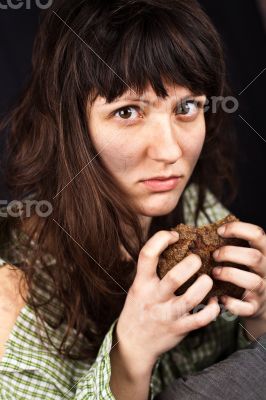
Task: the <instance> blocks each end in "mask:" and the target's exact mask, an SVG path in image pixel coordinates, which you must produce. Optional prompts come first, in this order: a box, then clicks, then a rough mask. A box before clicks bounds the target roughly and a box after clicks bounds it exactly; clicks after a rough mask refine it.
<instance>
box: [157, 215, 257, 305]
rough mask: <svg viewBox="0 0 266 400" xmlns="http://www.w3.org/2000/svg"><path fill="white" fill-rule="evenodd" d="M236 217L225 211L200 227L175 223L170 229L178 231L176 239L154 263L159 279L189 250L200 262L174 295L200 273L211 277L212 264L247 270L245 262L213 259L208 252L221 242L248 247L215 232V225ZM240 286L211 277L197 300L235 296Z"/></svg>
mask: <svg viewBox="0 0 266 400" xmlns="http://www.w3.org/2000/svg"><path fill="white" fill-rule="evenodd" d="M233 221H239V220H238V219H237V218H236V217H235V216H234V215H232V214H229V215H228V216H226V217H225V218H223V219H221V220H219V221H217V222H215V223H212V224H208V225H204V226H201V227H198V228H196V227H194V226H190V225H184V224H179V225H177V226H176V227H175V228H173V229H171V231H177V232H178V233H179V239H178V241H177V242H176V243H174V244H172V245H170V246H168V247H167V249H165V250H164V252H163V253H162V254H161V256H160V258H159V263H158V267H157V274H158V276H159V277H160V278H161V279H162V278H163V277H164V276H165V274H166V273H167V272H168V271H169V270H170V269H171V268H173V267H174V266H175V265H176V264H177V263H179V262H180V261H181V260H183V259H184V258H185V257H186V256H188V255H189V254H191V253H194V254H198V255H199V256H200V258H201V261H202V266H201V268H200V269H199V271H198V272H197V273H196V274H194V275H193V276H192V277H191V278H190V279H189V280H188V281H186V282H185V283H184V284H183V285H182V286H180V287H179V288H178V289H177V290H176V291H175V295H177V296H179V295H182V294H183V293H184V292H185V291H186V290H187V289H188V287H189V286H191V285H192V284H193V282H195V280H196V279H197V278H198V277H199V276H200V275H202V274H207V275H209V276H210V277H211V278H212V279H214V276H213V275H212V273H211V271H212V269H213V268H214V267H215V266H218V265H221V266H230V267H236V268H240V269H243V270H249V269H248V268H247V267H246V266H245V265H240V264H236V263H232V262H226V261H225V262H219V263H218V262H216V261H215V260H214V258H213V256H212V253H213V252H214V251H215V250H216V249H218V248H220V247H222V246H225V245H233V246H241V247H250V246H249V243H248V242H247V241H246V240H243V239H238V238H222V237H221V236H219V235H218V233H217V229H218V227H219V226H221V225H223V224H226V223H228V222H233ZM244 291H245V290H244V289H243V288H240V287H239V286H236V285H234V284H232V283H230V282H224V281H220V280H217V279H216V280H214V284H213V287H212V289H211V291H210V292H209V293H208V294H207V296H205V298H204V299H203V300H202V301H201V304H206V303H207V301H208V299H209V298H210V297H212V296H218V298H219V296H221V295H229V296H232V297H235V298H238V299H239V298H241V297H242V295H243V293H244Z"/></svg>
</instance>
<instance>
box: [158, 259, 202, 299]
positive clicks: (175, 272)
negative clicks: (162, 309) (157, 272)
mask: <svg viewBox="0 0 266 400" xmlns="http://www.w3.org/2000/svg"><path fill="white" fill-rule="evenodd" d="M201 265H202V262H201V259H200V257H199V256H198V255H196V254H190V255H189V256H187V257H185V258H184V259H183V260H182V261H180V262H179V263H178V264H176V265H175V266H174V267H173V268H172V269H171V270H170V271H168V272H167V274H165V276H164V277H163V278H162V279H161V280H160V284H159V292H160V293H159V296H160V299H162V301H164V300H168V299H169V298H170V297H172V296H173V293H174V292H175V291H176V290H177V289H178V288H179V287H180V286H181V285H183V284H184V283H185V282H186V281H187V280H188V279H189V278H191V276H193V275H194V274H195V273H196V272H197V271H198V270H199V269H200V267H201Z"/></svg>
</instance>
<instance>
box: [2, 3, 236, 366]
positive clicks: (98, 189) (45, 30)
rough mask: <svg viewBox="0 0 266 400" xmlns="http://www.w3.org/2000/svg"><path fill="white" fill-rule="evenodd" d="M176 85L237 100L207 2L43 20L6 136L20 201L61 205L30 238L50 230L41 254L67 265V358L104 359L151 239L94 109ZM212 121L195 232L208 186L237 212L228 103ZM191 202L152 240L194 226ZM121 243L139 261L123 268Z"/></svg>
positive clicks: (62, 9)
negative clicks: (105, 150) (101, 354)
mask: <svg viewBox="0 0 266 400" xmlns="http://www.w3.org/2000/svg"><path fill="white" fill-rule="evenodd" d="M95 53H97V55H96V54H95ZM165 82H169V83H171V84H175V85H181V86H183V87H187V88H188V89H190V90H191V91H192V92H193V93H195V94H206V96H207V98H211V97H212V96H226V95H228V94H229V89H228V84H227V81H226V71H225V61H224V54H223V48H222V45H221V42H220V38H219V36H218V34H217V32H216V30H215V29H214V27H213V25H212V24H211V22H210V21H209V19H208V17H207V16H206V15H205V13H204V12H203V11H202V9H201V8H200V6H199V5H198V3H197V2H196V1H194V0H134V1H133V0H113V1H112V0H110V1H108V2H106V1H103V0H98V1H84V0H67V1H66V0H56V1H54V4H53V6H52V7H51V8H50V9H49V10H48V11H46V12H45V13H44V14H43V15H42V18H41V23H40V28H39V32H38V34H37V36H36V39H35V44H34V51H33V58H32V76H31V79H30V80H29V82H28V84H27V87H26V88H25V90H24V92H23V94H22V96H21V97H20V98H19V100H18V102H17V104H16V105H15V107H14V108H13V110H12V111H11V112H10V114H9V115H8V117H7V118H6V119H5V120H4V122H3V123H2V128H6V129H8V142H7V157H6V160H5V170H6V182H7V185H8V188H9V190H10V193H11V195H12V198H14V199H24V198H27V196H28V195H31V196H34V199H36V200H43V199H45V200H47V201H49V202H50V203H51V204H52V207H53V212H52V214H51V215H50V216H49V217H47V218H43V219H41V218H38V217H37V219H36V220H37V221H38V222H37V223H36V229H34V230H33V231H32V235H31V236H30V238H33V235H35V234H36V232H38V244H39V246H38V249H37V250H36V257H39V256H40V253H39V252H40V249H42V251H43V250H44V249H45V250H46V251H48V250H49V252H50V253H51V254H53V255H55V257H56V261H57V264H56V267H55V266H54V265H52V266H49V265H47V266H45V268H46V272H47V273H48V274H49V276H50V277H51V278H52V282H53V287H54V293H53V295H54V296H56V297H57V298H58V299H59V300H60V302H61V304H62V305H63V308H64V315H63V320H64V321H65V322H66V324H67V327H68V330H67V332H66V334H65V337H64V339H63V340H62V343H61V346H60V348H58V349H57V350H58V351H59V352H60V353H62V354H65V355H66V356H69V357H76V356H78V357H80V358H91V359H93V358H95V356H96V354H97V351H98V349H99V346H100V344H101V342H102V340H103V337H104V335H105V333H106V332H107V330H108V328H109V326H110V324H111V323H112V322H113V321H114V319H115V318H117V317H118V316H119V313H120V312H121V309H122V307H123V304H124V301H125V297H126V292H127V291H128V289H129V287H130V286H131V284H132V282H133V279H134V276H135V271H136V270H135V267H136V263H137V259H138V254H139V251H140V249H141V248H142V247H143V245H144V243H145V241H146V240H147V237H146V238H145V237H143V236H144V235H143V233H142V230H141V226H140V223H139V221H138V218H137V216H136V214H135V212H134V209H133V205H132V204H131V201H130V199H129V198H128V196H127V195H126V193H124V192H123V190H122V188H121V187H120V186H119V182H117V181H116V180H115V178H114V177H113V176H111V174H110V173H109V172H108V171H107V170H106V169H105V167H104V165H103V164H102V163H101V157H100V156H97V157H96V154H97V153H96V150H95V148H94V147H93V144H92V141H91V138H90V133H89V130H88V124H87V121H88V119H87V118H88V104H89V105H90V104H92V102H93V101H94V99H95V98H96V96H97V95H100V96H103V97H105V98H106V99H107V101H108V102H111V101H113V100H114V99H115V98H116V97H117V96H120V95H122V94H123V93H124V92H125V91H126V90H128V87H130V88H132V89H134V90H135V91H136V92H137V93H138V94H142V93H143V91H144V90H145V88H146V87H147V85H148V84H149V83H151V85H152V87H153V89H154V91H155V93H156V94H157V96H160V97H162V98H165V97H166V96H167V91H166V89H165V86H164V83H165ZM205 120H206V140H205V143H204V147H203V150H202V153H201V156H200V159H199V160H198V163H197V165H196V167H195V170H194V171H193V174H192V176H191V178H190V180H189V182H188V184H190V183H191V182H194V183H197V184H198V185H199V198H198V204H197V212H196V215H195V223H196V221H197V217H198V213H199V211H201V210H202V211H204V208H203V204H204V199H205V193H206V188H209V189H210V190H211V191H212V192H213V193H214V194H215V195H216V196H217V197H218V199H220V200H222V193H223V191H225V192H226V195H227V197H226V198H225V199H224V204H227V203H229V201H230V200H231V199H233V198H234V196H235V187H236V186H235V185H236V181H235V176H234V166H233V159H234V156H233V153H232V149H233V147H235V146H234V145H232V143H233V142H232V140H233V135H232V130H231V129H230V125H229V123H228V121H229V119H228V115H226V113H225V112H224V111H223V109H222V107H221V105H220V104H218V108H217V112H215V113H213V112H211V110H208V111H206V112H205ZM90 160H93V161H92V162H90ZM88 163H89V165H88ZM85 166H86V167H85ZM84 167H85V168H84ZM80 171H81V172H80ZM73 178H74V179H73ZM70 181H71V182H70ZM182 198H183V197H182V196H181V198H180V201H179V203H178V205H177V207H176V209H175V210H173V211H172V212H171V213H170V214H169V215H167V216H163V217H155V218H153V219H152V224H151V227H150V231H149V233H148V237H150V236H151V235H152V234H154V233H155V232H156V231H158V230H160V229H169V228H170V227H171V226H175V225H176V224H177V223H179V222H183V205H182ZM226 200H228V201H226ZM22 221H23V218H21V219H15V218H11V217H9V218H8V222H5V224H6V226H7V227H9V229H10V230H11V228H12V227H13V226H19V224H20V223H21V222H22ZM124 226H127V227H128V228H129V229H131V230H132V235H128V233H127V234H126V233H125V231H124V229H123V227H124ZM62 228H63V229H62ZM130 237H131V238H132V237H134V238H136V240H134V243H132V241H130ZM47 238H50V241H49V243H50V246H49V248H48V247H45V244H46V239H47ZM73 239H74V240H73ZM121 244H122V245H123V246H124V248H125V249H126V250H127V252H128V253H129V254H130V256H131V257H132V260H133V261H132V262H125V261H122V260H121V251H120V245H121ZM36 268H38V264H36V263H34V262H32V263H31V264H30V265H24V271H25V277H26V280H27V283H28V286H29V289H30V293H31V296H30V298H29V299H28V300H27V301H28V302H30V303H31V304H32V306H33V307H34V309H35V312H36V314H37V315H39V316H40V317H41V318H44V316H42V315H41V313H40V312H39V308H40V305H38V304H37V301H36V299H35V301H34V295H33V291H31V284H32V280H33V277H34V276H35V272H36ZM117 283H118V284H117ZM61 322H62V321H61ZM73 328H75V329H76V332H77V334H76V336H78V334H79V333H80V332H82V333H84V334H85V336H86V338H87V339H88V346H84V349H83V350H82V355H81V354H79V355H74V354H71V346H65V344H66V339H67V337H68V334H69V332H70V331H72V329H73ZM50 340H51V341H52V338H50Z"/></svg>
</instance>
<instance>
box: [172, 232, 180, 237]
mask: <svg viewBox="0 0 266 400" xmlns="http://www.w3.org/2000/svg"><path fill="white" fill-rule="evenodd" d="M171 233H172V234H173V235H174V236H175V237H177V238H179V233H178V232H176V231H171Z"/></svg>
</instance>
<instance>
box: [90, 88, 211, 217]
mask: <svg viewBox="0 0 266 400" xmlns="http://www.w3.org/2000/svg"><path fill="white" fill-rule="evenodd" d="M166 89H167V90H168V95H169V97H167V98H166V99H164V100H163V99H161V98H158V97H157V96H156V94H155V92H154V91H153V89H152V87H151V86H149V87H148V88H147V90H146V91H145V93H144V94H143V95H142V96H141V98H139V99H136V97H137V96H136V95H135V94H134V92H133V91H130V90H129V91H128V92H127V93H125V94H124V95H122V96H121V97H120V98H118V99H116V100H115V101H114V102H112V103H109V104H108V103H106V99H105V98H102V97H99V96H98V97H97V98H96V100H95V102H94V103H93V105H92V107H91V108H90V112H89V114H88V126H89V132H90V134H91V138H92V141H93V144H94V146H95V149H96V151H97V153H100V154H99V155H98V157H101V159H102V162H103V164H104V165H105V166H106V168H107V169H108V171H109V172H110V174H112V175H113V176H114V177H115V178H116V179H117V180H118V181H119V182H120V184H121V185H122V187H123V188H124V189H125V190H126V192H127V193H128V194H129V195H130V196H131V198H132V199H133V200H134V204H135V206H136V211H137V213H138V214H139V215H140V216H146V217H154V216H160V215H166V214H168V213H170V212H171V211H172V210H173V209H174V208H175V207H176V205H177V203H178V201H179V198H180V196H181V194H182V192H183V190H184V188H185V186H186V184H187V182H188V180H189V178H190V176H191V174H192V172H193V169H194V167H195V165H196V163H197V160H198V158H199V155H200V153H201V150H202V147H203V143H204V138H205V118H204V111H203V108H201V107H200V106H198V105H197V101H199V102H200V103H201V104H202V107H203V105H204V103H205V100H206V96H204V95H203V96H195V95H193V94H192V93H190V92H189V90H188V89H186V88H184V87H180V86H175V87H173V86H171V87H169V86H166ZM184 97H188V98H186V99H185V100H183V102H182V104H180V102H181V100H182V99H184ZM170 175H177V176H181V178H180V179H179V180H178V182H177V185H176V186H175V187H174V188H172V189H168V190H164V191H158V190H157V189H151V188H150V187H148V186H147V185H146V184H144V183H143V180H147V179H149V178H153V177H158V176H167V177H168V176H170Z"/></svg>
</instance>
